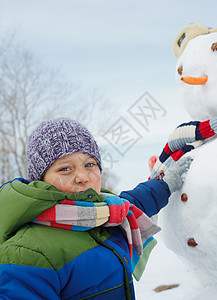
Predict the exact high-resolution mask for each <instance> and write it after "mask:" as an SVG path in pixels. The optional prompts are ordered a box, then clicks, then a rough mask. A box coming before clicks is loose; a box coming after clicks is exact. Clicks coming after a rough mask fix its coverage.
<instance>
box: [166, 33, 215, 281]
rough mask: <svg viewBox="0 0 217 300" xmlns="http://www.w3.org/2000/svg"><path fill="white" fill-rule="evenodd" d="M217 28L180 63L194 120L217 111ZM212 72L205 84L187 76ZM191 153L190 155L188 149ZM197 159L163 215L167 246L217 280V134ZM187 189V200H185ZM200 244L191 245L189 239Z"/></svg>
mask: <svg viewBox="0 0 217 300" xmlns="http://www.w3.org/2000/svg"><path fill="white" fill-rule="evenodd" d="M216 42H217V33H211V34H207V35H201V36H198V37H196V38H194V39H192V40H190V41H189V43H188V44H187V46H186V48H185V50H184V52H183V53H182V55H181V56H180V58H179V59H178V62H177V69H178V68H180V66H182V68H181V72H180V69H179V73H178V72H177V74H176V79H177V82H178V85H179V88H180V91H181V94H182V99H183V102H184V105H185V107H186V109H187V111H188V112H189V114H190V115H191V117H192V118H193V119H194V120H200V121H202V120H206V119H211V118H213V117H216V116H217V51H216V50H215V51H214V50H212V48H211V47H212V45H213V43H216ZM185 76H193V77H203V76H208V80H207V82H206V83H205V84H204V85H190V84H186V83H185V82H183V81H182V80H181V77H185ZM186 155H189V154H186ZM190 156H191V157H192V158H193V159H194V160H193V162H192V164H191V167H190V170H189V171H188V173H187V175H186V178H185V183H184V185H183V188H182V190H181V191H179V192H176V193H175V194H173V195H172V196H171V198H170V201H169V204H168V206H167V207H166V208H165V209H164V211H163V212H162V214H161V216H160V220H161V222H162V228H163V234H164V240H165V242H166V245H167V246H168V247H169V248H170V249H171V250H173V251H174V252H175V253H177V254H179V255H181V256H183V257H184V258H185V259H187V260H188V261H189V262H190V263H191V264H193V265H194V266H195V268H197V269H199V270H200V271H202V273H203V274H204V275H205V276H206V277H208V278H209V279H210V281H213V280H214V281H215V282H217V138H214V139H213V140H211V141H209V142H207V143H206V144H204V145H202V146H201V147H199V148H197V149H196V150H193V151H192V152H190ZM182 193H185V194H187V197H188V198H187V201H185V202H183V201H182V200H181V195H182ZM192 238H193V239H194V241H195V242H196V244H197V245H193V246H192V245H188V241H189V239H192Z"/></svg>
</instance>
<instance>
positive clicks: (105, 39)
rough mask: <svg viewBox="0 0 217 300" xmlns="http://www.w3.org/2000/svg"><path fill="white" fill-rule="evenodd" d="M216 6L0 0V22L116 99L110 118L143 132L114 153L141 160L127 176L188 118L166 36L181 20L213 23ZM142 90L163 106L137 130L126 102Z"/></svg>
mask: <svg viewBox="0 0 217 300" xmlns="http://www.w3.org/2000/svg"><path fill="white" fill-rule="evenodd" d="M216 11H217V2H216V1H214V0H213V1H201V0H192V1H191V0H188V1H186V0H182V1H175V0H169V1H166V0H165V1H161V0H155V1H150V0H149V1H146V0H143V1H142V0H134V1H133V0H131V1H129V0H43V1H42V0H37V1H35V0H19V1H17V0H4V1H2V0H0V28H1V31H2V32H5V31H7V30H9V29H11V28H16V29H17V32H18V36H19V38H20V39H21V40H23V41H24V43H25V44H26V45H27V46H28V47H29V48H30V49H31V50H32V51H33V52H34V54H35V55H36V56H39V57H41V58H42V60H43V61H44V62H45V64H47V65H48V66H51V67H54V68H55V67H60V68H61V70H62V72H63V73H65V74H66V77H67V78H68V79H70V80H72V81H76V82H79V83H80V84H82V85H83V86H84V87H94V88H95V89H97V90H98V89H99V90H100V91H101V92H102V93H103V94H104V95H105V97H106V98H107V99H110V100H111V105H113V103H114V102H116V103H119V109H118V110H117V111H116V116H115V118H119V117H124V118H126V119H128V120H129V122H131V124H134V125H133V126H134V127H136V129H137V130H138V131H140V132H141V134H142V137H143V138H142V139H141V140H140V142H139V143H138V144H137V145H135V146H134V147H132V149H131V150H129V151H128V153H127V154H126V155H125V156H124V157H123V156H122V157H120V156H118V153H116V158H117V160H118V162H119V163H118V164H117V169H120V168H121V170H123V172H124V173H126V172H128V171H129V170H132V168H133V167H134V168H135V169H136V170H138V169H139V168H140V169H141V166H142V168H143V166H144V173H143V171H142V172H140V171H138V172H137V171H136V172H135V171H134V172H131V173H132V176H128V177H127V179H126V178H125V182H126V183H129V182H134V180H135V181H137V180H140V178H142V177H143V176H144V174H145V176H146V174H147V172H148V169H147V165H146V164H147V159H148V157H149V156H150V154H156V153H154V152H158V151H159V149H161V147H162V146H163V144H164V141H166V138H167V136H168V134H169V133H170V132H171V130H172V129H173V128H174V127H176V126H177V125H178V124H179V123H180V122H184V121H186V120H188V118H189V117H188V114H187V113H186V112H185V110H184V108H183V106H182V103H181V100H180V98H179V95H178V92H177V88H176V83H175V65H176V60H175V58H174V57H173V54H172V42H173V39H174V38H175V36H176V34H177V33H178V31H179V30H180V29H181V28H183V27H184V26H186V25H188V24H189V23H201V24H204V25H207V26H211V27H217V21H216ZM146 91H148V92H149V93H150V94H151V95H152V96H153V97H154V98H155V99H156V100H157V101H158V102H159V103H160V104H161V105H162V106H163V107H164V109H165V110H166V112H167V114H166V115H165V116H164V117H162V118H161V117H159V118H157V119H156V120H155V121H154V122H152V125H151V128H150V131H149V132H144V131H143V132H142V129H141V127H139V124H137V123H136V122H135V120H134V121H133V120H132V119H131V118H130V115H129V114H128V112H127V110H128V108H129V107H130V106H131V105H132V104H133V103H134V102H135V101H136V100H137V99H138V98H139V97H140V96H141V95H142V94H143V93H144V92H146ZM108 101H109V100H108ZM133 122H135V123H133ZM143 149H144V150H143ZM147 149H148V150H147ZM126 163H128V164H129V167H125V165H126ZM114 170H115V167H114ZM135 174H137V175H136V176H135Z"/></svg>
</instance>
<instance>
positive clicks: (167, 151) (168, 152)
mask: <svg viewBox="0 0 217 300" xmlns="http://www.w3.org/2000/svg"><path fill="white" fill-rule="evenodd" d="M163 150H164V152H166V154H168V155H172V154H173V152H172V151H171V150H170V147H169V144H168V143H166V145H165V147H164V149H163Z"/></svg>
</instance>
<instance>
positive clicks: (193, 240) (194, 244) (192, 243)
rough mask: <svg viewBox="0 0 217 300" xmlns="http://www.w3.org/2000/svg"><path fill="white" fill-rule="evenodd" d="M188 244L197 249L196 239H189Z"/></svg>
mask: <svg viewBox="0 0 217 300" xmlns="http://www.w3.org/2000/svg"><path fill="white" fill-rule="evenodd" d="M187 244H188V246H190V247H196V246H197V243H196V242H195V239H194V238H190V239H188V242H187Z"/></svg>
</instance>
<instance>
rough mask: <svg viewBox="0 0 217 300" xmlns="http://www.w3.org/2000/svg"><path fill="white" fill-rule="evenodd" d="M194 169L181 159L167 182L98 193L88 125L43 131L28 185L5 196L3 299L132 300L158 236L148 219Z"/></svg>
mask: <svg viewBox="0 0 217 300" xmlns="http://www.w3.org/2000/svg"><path fill="white" fill-rule="evenodd" d="M189 166H190V158H187V159H185V160H182V161H181V162H180V163H178V164H176V165H175V166H173V167H171V169H169V170H168V171H167V174H166V176H165V177H164V180H162V179H159V180H157V179H153V180H150V181H148V182H143V183H140V184H139V185H138V186H137V187H136V188H135V189H133V190H131V191H125V192H122V193H121V194H120V196H119V197H117V196H115V195H111V194H109V193H105V191H104V190H101V171H102V167H101V158H100V154H99V151H98V146H97V144H96V142H95V140H94V138H93V136H92V135H91V133H90V132H89V131H88V130H87V129H86V128H85V127H84V126H82V125H81V124H80V123H78V122H76V121H73V120H70V119H67V118H61V119H55V120H51V121H47V122H43V123H42V124H40V125H39V126H38V127H37V128H36V129H35V130H34V131H33V133H32V134H31V135H30V137H29V140H28V144H27V168H28V178H29V181H26V180H24V179H20V178H19V179H17V180H13V181H11V182H9V183H6V184H5V185H3V186H2V188H1V189H0V244H1V246H0V298H1V299H22V300H23V299H31V300H33V299H75V300H76V299H94V300H100V299H103V300H106V299H122V300H124V299H135V295H134V288H133V281H132V273H133V272H134V275H135V277H137V278H139V277H140V276H141V272H142V271H143V269H144V266H145V263H144V262H142V263H140V260H139V259H138V255H139V256H141V257H142V258H143V259H144V258H145V259H146V260H147V257H148V255H149V253H150V251H151V249H152V248H153V246H154V245H155V243H154V239H153V238H152V234H154V233H156V232H157V231H158V230H159V229H158V228H157V226H156V225H155V224H154V223H152V222H151V220H150V219H149V218H148V217H147V216H149V217H151V216H152V215H154V214H156V213H158V212H159V210H160V209H161V208H162V207H164V206H165V205H166V204H167V202H168V198H169V196H170V194H171V193H172V192H174V191H175V190H177V189H179V188H181V186H182V184H183V180H182V177H181V175H182V174H183V173H185V172H186V171H187V170H188V168H189ZM126 200H128V201H126ZM134 205H135V206H134ZM138 208H139V209H138ZM144 213H145V214H146V215H147V216H146V215H145V214H144ZM141 220H142V221H141ZM44 225H46V226H44ZM145 226H146V227H145ZM129 229H130V230H129ZM144 235H145V236H144ZM141 241H142V242H143V243H144V246H143V247H144V250H143V251H142V250H141ZM132 244H133V246H132Z"/></svg>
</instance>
